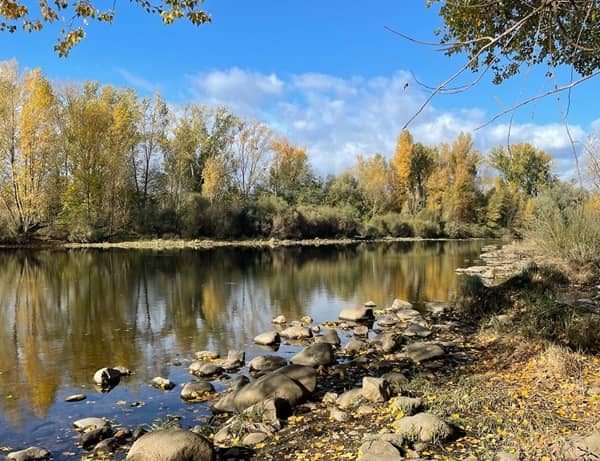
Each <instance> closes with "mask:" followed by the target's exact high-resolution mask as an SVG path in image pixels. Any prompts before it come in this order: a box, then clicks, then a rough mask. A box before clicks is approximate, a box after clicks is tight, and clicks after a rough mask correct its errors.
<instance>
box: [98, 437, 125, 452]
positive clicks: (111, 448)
mask: <svg viewBox="0 0 600 461" xmlns="http://www.w3.org/2000/svg"><path fill="white" fill-rule="evenodd" d="M119 446H120V442H119V439H117V438H116V437H109V438H107V439H104V440H102V441H100V442H99V443H98V444H97V445H96V446H95V447H94V454H95V455H97V456H102V455H109V454H111V453H114V452H116V451H117V449H118V448H119Z"/></svg>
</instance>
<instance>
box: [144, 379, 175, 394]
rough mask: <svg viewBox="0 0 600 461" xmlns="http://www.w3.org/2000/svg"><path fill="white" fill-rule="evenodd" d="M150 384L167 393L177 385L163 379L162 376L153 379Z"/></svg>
mask: <svg viewBox="0 0 600 461" xmlns="http://www.w3.org/2000/svg"><path fill="white" fill-rule="evenodd" d="M150 384H152V386H153V387H156V388H157V389H164V390H166V391H170V390H171V389H173V388H174V387H175V383H174V382H173V381H171V380H170V379H167V378H162V377H161V376H157V377H156V378H153V379H152V381H151V382H150Z"/></svg>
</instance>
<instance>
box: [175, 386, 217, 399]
mask: <svg viewBox="0 0 600 461" xmlns="http://www.w3.org/2000/svg"><path fill="white" fill-rule="evenodd" d="M213 392H215V387H214V386H213V385H212V384H211V383H209V382H207V381H196V382H192V383H186V384H185V385H184V386H183V389H181V393H180V394H179V396H180V397H181V399H182V400H185V401H186V402H189V401H193V400H198V399H200V398H202V397H204V396H206V394H211V393H213Z"/></svg>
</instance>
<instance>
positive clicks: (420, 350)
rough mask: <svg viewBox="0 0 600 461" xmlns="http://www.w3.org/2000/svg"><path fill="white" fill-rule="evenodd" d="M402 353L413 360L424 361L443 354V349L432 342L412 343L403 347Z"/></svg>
mask: <svg viewBox="0 0 600 461" xmlns="http://www.w3.org/2000/svg"><path fill="white" fill-rule="evenodd" d="M404 355H405V356H406V357H408V358H409V359H411V360H412V361H413V362H424V361H426V360H431V359H434V358H437V357H442V356H443V355H444V349H442V348H441V347H440V346H439V345H437V344H433V343H422V342H418V343H412V344H409V345H407V346H406V347H405V348H404Z"/></svg>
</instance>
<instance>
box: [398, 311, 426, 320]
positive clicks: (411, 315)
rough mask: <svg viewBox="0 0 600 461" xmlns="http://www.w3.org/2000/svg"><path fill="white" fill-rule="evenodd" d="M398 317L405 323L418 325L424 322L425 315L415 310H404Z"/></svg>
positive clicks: (399, 312)
mask: <svg viewBox="0 0 600 461" xmlns="http://www.w3.org/2000/svg"><path fill="white" fill-rule="evenodd" d="M396 317H397V318H398V319H399V320H403V321H405V322H412V323H417V322H421V321H423V315H422V314H421V313H420V312H419V311H418V310H415V309H404V310H401V311H398V312H396Z"/></svg>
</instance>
